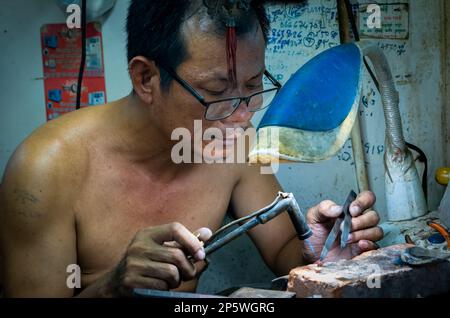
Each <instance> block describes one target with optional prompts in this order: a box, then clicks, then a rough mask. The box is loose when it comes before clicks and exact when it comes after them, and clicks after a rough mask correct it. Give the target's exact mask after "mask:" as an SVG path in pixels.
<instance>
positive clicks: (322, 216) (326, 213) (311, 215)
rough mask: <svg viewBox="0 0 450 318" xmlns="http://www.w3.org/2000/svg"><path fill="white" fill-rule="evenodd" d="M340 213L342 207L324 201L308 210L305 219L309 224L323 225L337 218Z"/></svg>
mask: <svg viewBox="0 0 450 318" xmlns="http://www.w3.org/2000/svg"><path fill="white" fill-rule="evenodd" d="M341 213H342V206H339V205H337V204H336V203H334V202H333V201H330V200H326V201H322V202H320V204H319V205H316V206H315V207H313V208H311V209H309V211H308V214H307V216H306V217H307V220H308V223H310V224H315V223H324V222H326V221H329V220H330V219H335V218H337V217H338V216H339V215H341Z"/></svg>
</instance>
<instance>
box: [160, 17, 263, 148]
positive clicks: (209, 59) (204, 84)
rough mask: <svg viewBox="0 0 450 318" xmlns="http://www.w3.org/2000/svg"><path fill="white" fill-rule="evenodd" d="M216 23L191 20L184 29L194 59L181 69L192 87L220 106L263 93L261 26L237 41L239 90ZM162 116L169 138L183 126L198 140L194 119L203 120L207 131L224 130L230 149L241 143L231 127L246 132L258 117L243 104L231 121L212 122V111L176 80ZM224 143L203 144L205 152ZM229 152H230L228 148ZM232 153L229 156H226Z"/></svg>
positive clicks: (165, 95) (165, 98) (163, 100)
mask: <svg viewBox="0 0 450 318" xmlns="http://www.w3.org/2000/svg"><path fill="white" fill-rule="evenodd" d="M210 27H211V26H210V23H202V22H201V21H199V20H196V19H192V20H190V21H189V22H188V23H187V25H186V26H185V28H184V30H183V31H184V36H185V39H186V46H187V52H188V56H187V58H186V60H185V61H184V62H183V63H182V64H181V65H180V66H179V67H178V68H177V69H176V70H175V71H176V73H177V74H178V75H179V76H180V77H181V78H182V79H184V80H185V81H186V82H188V83H189V85H191V86H192V87H193V88H194V89H195V90H196V91H197V92H198V93H200V94H201V95H202V96H203V97H204V98H205V100H206V101H207V102H208V101H214V100H218V99H223V98H227V97H235V96H248V95H251V94H252V93H255V92H257V91H261V90H262V89H263V87H262V78H263V73H264V70H265V62H264V56H265V42H264V38H263V33H262V31H261V28H260V27H259V26H256V25H255V28H254V30H252V31H250V32H249V33H247V34H244V35H242V36H239V37H238V40H237V53H236V54H237V61H236V64H237V87H235V88H233V85H232V84H231V83H230V82H229V81H228V67H227V54H226V40H225V37H223V38H219V37H218V36H217V35H215V34H211V32H210V30H209V28H210ZM158 104H160V105H159V107H160V109H159V113H160V116H161V124H162V125H163V127H162V128H163V129H164V131H165V133H166V135H168V136H170V135H171V133H172V131H173V130H174V129H176V128H179V127H184V128H187V129H188V130H189V131H190V132H191V135H192V136H194V120H201V121H202V132H199V131H197V132H196V133H197V134H198V133H203V132H204V131H205V130H206V129H208V128H211V127H213V128H218V129H220V130H221V131H222V134H223V137H224V140H221V141H220V142H223V143H224V145H225V146H226V145H229V144H230V143H232V142H234V141H235V138H236V137H237V136H235V135H232V134H228V136H227V134H226V130H227V128H228V131H230V129H229V128H244V129H246V128H247V127H249V126H250V119H251V118H252V116H253V113H250V112H248V110H247V105H246V104H245V103H242V104H241V105H240V106H239V108H238V109H237V110H236V111H235V112H234V113H233V114H232V115H231V116H230V117H228V118H225V119H222V120H218V121H208V120H206V119H205V118H204V114H205V110H206V108H205V107H204V106H203V105H202V104H201V103H200V102H199V101H198V100H196V99H195V97H194V96H192V95H191V94H190V93H189V92H188V91H187V90H186V89H184V88H183V87H181V86H180V85H179V84H178V83H177V82H175V81H172V83H171V86H170V89H169V91H168V93H163V94H162V95H161V103H158ZM211 142H216V143H218V142H219V140H217V139H216V140H213V141H203V148H204V147H205V146H206V145H207V144H209V143H211ZM225 148H226V147H225ZM225 152H226V151H225ZM225 152H224V153H216V154H215V156H214V157H224V156H225Z"/></svg>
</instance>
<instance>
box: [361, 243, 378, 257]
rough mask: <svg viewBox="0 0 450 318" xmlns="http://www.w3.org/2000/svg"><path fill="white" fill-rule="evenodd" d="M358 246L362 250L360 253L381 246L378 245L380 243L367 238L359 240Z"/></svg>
mask: <svg viewBox="0 0 450 318" xmlns="http://www.w3.org/2000/svg"><path fill="white" fill-rule="evenodd" d="M358 247H359V250H360V254H361V253H364V252H368V251H372V250H376V249H379V248H380V247H379V246H378V244H376V243H374V242H372V241H367V240H361V241H359V242H358Z"/></svg>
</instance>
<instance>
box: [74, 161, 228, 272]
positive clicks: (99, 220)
mask: <svg viewBox="0 0 450 318" xmlns="http://www.w3.org/2000/svg"><path fill="white" fill-rule="evenodd" d="M200 172H201V171H199V173H193V174H190V175H181V176H180V177H176V178H175V179H173V180H171V181H170V182H163V181H161V180H158V179H155V178H148V177H147V176H144V175H141V174H139V173H135V172H131V171H129V172H127V171H124V170H121V169H116V170H114V169H112V170H110V171H109V173H107V171H98V172H97V173H96V174H95V175H92V177H91V178H89V179H88V180H87V182H86V186H85V187H84V190H83V192H82V193H81V195H80V198H79V200H78V202H77V206H76V213H77V251H78V262H79V264H80V265H81V267H82V269H83V271H84V272H85V273H89V272H92V273H94V272H98V271H103V270H107V269H109V268H111V267H112V266H114V265H115V264H116V263H117V262H118V261H119V260H120V258H121V257H122V255H123V253H124V252H125V250H126V247H127V246H128V244H129V243H130V241H131V240H132V239H133V237H134V235H135V234H136V233H137V232H138V231H139V230H141V229H143V228H146V227H150V226H155V225H161V224H167V223H171V222H179V223H181V224H183V225H185V226H186V227H187V228H188V229H189V230H191V231H195V230H196V229H198V228H200V227H208V228H210V229H212V230H213V231H214V230H215V229H217V228H218V227H219V226H220V225H221V222H222V220H223V217H224V215H225V213H226V211H227V208H228V206H229V203H230V198H231V193H232V190H233V187H234V184H235V180H234V178H233V177H232V176H231V174H228V175H227V174H222V173H219V172H221V170H220V171H216V172H218V173H213V172H214V171H213V170H211V169H206V170H205V171H203V173H200Z"/></svg>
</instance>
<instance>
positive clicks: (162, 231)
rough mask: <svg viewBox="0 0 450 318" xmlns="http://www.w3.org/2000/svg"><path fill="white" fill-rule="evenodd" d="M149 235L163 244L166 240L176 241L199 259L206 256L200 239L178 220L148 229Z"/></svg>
mask: <svg viewBox="0 0 450 318" xmlns="http://www.w3.org/2000/svg"><path fill="white" fill-rule="evenodd" d="M148 235H149V236H150V238H151V239H152V240H153V241H155V242H156V243H158V244H161V245H162V244H163V243H164V242H170V241H175V242H176V243H178V244H180V245H181V247H182V248H183V249H184V250H186V252H187V253H188V254H189V255H193V256H194V257H195V259H196V260H198V261H201V260H203V259H204V258H205V252H204V249H203V246H202V244H201V243H200V241H199V239H198V238H197V237H196V236H195V235H194V234H192V233H191V232H190V231H189V230H188V229H187V228H186V227H185V226H183V225H181V224H180V223H178V222H174V223H170V224H166V225H162V226H159V227H154V228H151V229H149V230H148Z"/></svg>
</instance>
